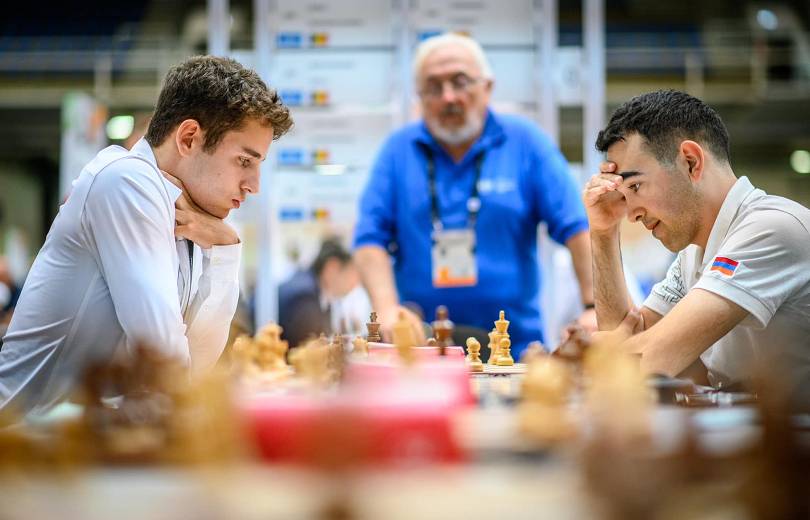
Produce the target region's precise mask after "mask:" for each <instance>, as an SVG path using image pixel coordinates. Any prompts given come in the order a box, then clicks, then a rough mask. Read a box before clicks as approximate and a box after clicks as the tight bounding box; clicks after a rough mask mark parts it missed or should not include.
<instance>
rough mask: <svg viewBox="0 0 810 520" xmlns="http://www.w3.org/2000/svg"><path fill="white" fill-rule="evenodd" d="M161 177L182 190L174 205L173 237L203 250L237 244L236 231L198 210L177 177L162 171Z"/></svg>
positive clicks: (200, 209)
mask: <svg viewBox="0 0 810 520" xmlns="http://www.w3.org/2000/svg"><path fill="white" fill-rule="evenodd" d="M161 172H162V173H163V175H164V176H165V177H166V178H167V179H168V180H169V181H170V182H171V183H172V184H174V185H175V186H177V187H178V188H180V189H181V190H183V193H182V194H181V195H180V196H179V197H177V201H175V203H174V207H175V216H174V219H175V221H174V236H175V237H177V238H185V239H187V240H191V241H192V242H194V243H195V244H197V245H198V246H200V247H201V248H203V249H210V248H211V246H229V245H233V244H238V243H239V235H237V234H236V231H235V230H234V229H233V228H232V227H231V226H229V225H228V224H226V223H225V221H224V220H222V219H221V218H219V217H215V216H214V215H211V214H210V213H208V212H207V211H205V210H204V209H202V208H200V207H199V206H198V205H197V204H196V203H195V202H194V201H193V200H191V197H189V196H188V192H187V191H186V189H185V186H183V183H182V182H181V181H180V179H178V178H177V177H175V176H173V175H171V174H170V173H167V172H165V171H162V170H161Z"/></svg>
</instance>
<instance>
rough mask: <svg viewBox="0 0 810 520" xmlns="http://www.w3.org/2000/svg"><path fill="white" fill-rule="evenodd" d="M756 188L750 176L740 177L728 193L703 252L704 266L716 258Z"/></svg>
mask: <svg viewBox="0 0 810 520" xmlns="http://www.w3.org/2000/svg"><path fill="white" fill-rule="evenodd" d="M755 189H756V188H754V185H753V184H751V181H749V180H748V177H740V178H739V179H737V182H735V183H734V185H733V186H732V187H731V189H730V190H729V192H728V194H726V198H725V199H724V200H723V204H722V205H721V206H720V212H719V213H718V214H717V218H716V219H715V220H714V225H713V226H712V230H711V232H710V233H709V240H708V241H707V242H706V251H705V252H704V253H703V261H702V262H701V263H702V264H703V266H705V265H706V263H707V262H708V261H710V260H712V259H714V256H715V255H716V254H717V251H718V250H719V249H720V244H722V243H723V240H725V238H726V235H727V234H728V230H729V228H730V227H731V224H732V222H734V218H735V217H736V216H737V213H738V210H739V209H740V206H742V204H743V202H745V199H747V198H748V196H749V195H750V194H751V192H753V191H754V190H755Z"/></svg>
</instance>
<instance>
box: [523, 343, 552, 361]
mask: <svg viewBox="0 0 810 520" xmlns="http://www.w3.org/2000/svg"><path fill="white" fill-rule="evenodd" d="M545 357H546V351H545V349H544V348H543V344H542V343H540V342H539V341H532V342H531V343H529V346H527V347H526V350H524V351H523V354H521V356H520V362H521V363H524V364H526V365H529V364H531V363H532V362H533V361H534V360H540V359H543V358H545Z"/></svg>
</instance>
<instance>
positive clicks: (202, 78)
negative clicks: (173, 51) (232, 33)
mask: <svg viewBox="0 0 810 520" xmlns="http://www.w3.org/2000/svg"><path fill="white" fill-rule="evenodd" d="M186 119H194V120H195V121H197V122H198V123H199V124H200V127H201V128H202V129H203V131H204V136H205V138H204V141H203V150H205V151H206V152H211V151H213V150H214V149H215V148H216V147H217V145H218V144H219V142H220V141H222V138H223V137H224V136H225V134H226V133H227V132H229V131H231V130H238V129H240V128H241V127H242V126H243V125H244V123H245V121H246V120H247V119H255V120H257V121H259V122H261V123H262V124H263V125H265V126H272V127H273V139H274V140H275V139H278V138H279V137H281V136H282V135H284V134H285V133H287V131H288V130H289V129H290V128H291V127H292V124H293V121H292V117H291V116H290V109H289V108H287V106H286V105H284V103H282V101H281V98H280V96H279V95H278V93H277V92H276V91H275V90H274V89H272V88H269V87H268V86H267V84H266V83H265V82H264V81H262V79H261V78H260V77H259V75H258V74H256V72H254V71H253V70H250V69H246V68H245V67H243V66H242V65H241V64H240V63H239V62H237V61H235V60H232V59H230V58H221V57H217V56H195V57H193V58H189V59H187V60H186V61H184V62H182V63H180V64H179V65H176V66H174V67H172V68H171V70H169V73H168V74H166V79H165V81H164V83H163V88H162V89H161V91H160V95H159V96H158V102H157V106H156V107H155V113H154V115H153V116H152V120H151V121H150V123H149V128H148V129H147V131H146V140H147V142H149V144H150V145H152V146H159V145H160V144H161V143H163V141H164V140H165V139H166V137H168V135H169V134H170V133H171V132H172V130H174V129H175V128H176V127H177V125H179V124H180V123H182V122H183V121H185V120H186Z"/></svg>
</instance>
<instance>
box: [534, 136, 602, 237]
mask: <svg viewBox="0 0 810 520" xmlns="http://www.w3.org/2000/svg"><path fill="white" fill-rule="evenodd" d="M534 145H535V152H534V153H535V155H534V158H533V159H534V160H533V163H534V165H533V166H532V170H533V173H534V174H533V175H532V179H533V181H534V182H533V185H534V191H535V194H536V199H537V202H538V217H539V219H540V220H542V221H544V222H546V224H547V226H548V234H549V236H551V238H552V239H554V241H555V242H557V243H559V244H563V245H564V244H565V242H566V241H567V240H568V239H569V238H571V237H572V236H574V235H576V234H577V233H579V232H581V231H585V230H587V229H588V217H587V215H586V214H585V206H584V205H583V204H582V200H581V199H580V192H579V187H578V186H577V182H576V180H575V179H574V177H573V175H571V172H570V169H569V167H568V162H567V161H566V160H565V157H563V154H562V152H561V151H560V150H559V149H558V148H557V147H556V146H555V145H554V144H553V143H552V142H551V141H550V140H549V139H548V138H547V137H545V136H543V135H542V134H541V135H538V136H536V138H535V143H534Z"/></svg>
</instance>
